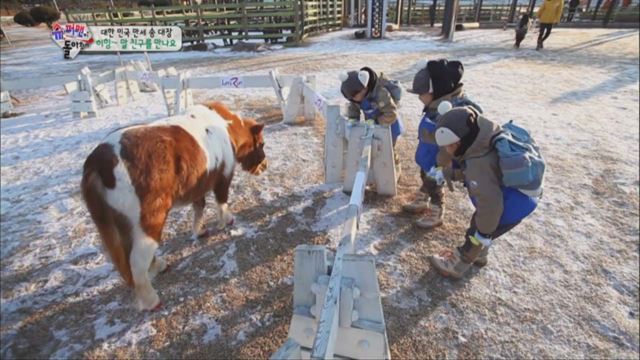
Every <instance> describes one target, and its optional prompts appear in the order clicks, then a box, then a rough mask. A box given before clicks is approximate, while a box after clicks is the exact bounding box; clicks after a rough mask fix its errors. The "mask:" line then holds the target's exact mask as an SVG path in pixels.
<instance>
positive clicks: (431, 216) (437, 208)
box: [416, 203, 444, 230]
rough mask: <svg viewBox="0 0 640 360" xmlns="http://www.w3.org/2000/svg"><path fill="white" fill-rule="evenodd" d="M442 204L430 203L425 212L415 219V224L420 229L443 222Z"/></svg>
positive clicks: (430, 227)
mask: <svg viewBox="0 0 640 360" xmlns="http://www.w3.org/2000/svg"><path fill="white" fill-rule="evenodd" d="M443 219H444V204H434V203H431V206H430V207H429V210H428V211H427V214H426V215H425V216H423V217H422V218H420V219H418V220H416V226H417V227H419V228H421V229H427V230H429V229H433V228H435V227H438V226H440V225H442V224H443Z"/></svg>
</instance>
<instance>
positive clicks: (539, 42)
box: [536, 41, 542, 50]
mask: <svg viewBox="0 0 640 360" xmlns="http://www.w3.org/2000/svg"><path fill="white" fill-rule="evenodd" d="M540 49H542V41H538V46H536V50H540Z"/></svg>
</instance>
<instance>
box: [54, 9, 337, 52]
mask: <svg viewBox="0 0 640 360" xmlns="http://www.w3.org/2000/svg"><path fill="white" fill-rule="evenodd" d="M64 13H65V15H66V17H67V19H68V21H74V22H84V23H87V24H89V25H174V26H180V27H181V28H182V31H183V34H182V36H183V42H191V43H194V42H205V41H211V40H222V41H223V42H224V44H225V45H229V44H233V40H264V41H278V40H284V41H288V42H297V41H300V40H302V39H304V38H305V37H307V36H309V35H313V34H316V33H321V32H326V31H332V30H337V29H340V28H341V27H342V15H343V10H342V0H312V1H309V0H275V1H269V2H267V1H265V2H259V1H243V0H227V2H224V1H223V0H220V1H217V2H216V3H213V4H201V5H198V4H193V5H182V6H166V7H153V6H152V7H136V8H120V7H118V8H107V9H104V8H102V9H82V10H73V9H67V10H64Z"/></svg>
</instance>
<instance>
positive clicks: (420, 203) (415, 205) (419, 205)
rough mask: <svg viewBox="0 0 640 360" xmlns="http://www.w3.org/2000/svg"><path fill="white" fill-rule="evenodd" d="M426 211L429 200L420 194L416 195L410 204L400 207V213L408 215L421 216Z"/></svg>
mask: <svg viewBox="0 0 640 360" xmlns="http://www.w3.org/2000/svg"><path fill="white" fill-rule="evenodd" d="M427 210H429V198H428V197H426V196H425V195H424V194H423V193H422V192H420V193H418V194H417V195H416V197H415V199H414V200H413V201H412V202H410V203H408V204H404V205H402V211H404V212H406V213H409V214H422V213H423V212H425V211H427Z"/></svg>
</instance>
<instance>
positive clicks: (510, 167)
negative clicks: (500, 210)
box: [491, 120, 546, 197]
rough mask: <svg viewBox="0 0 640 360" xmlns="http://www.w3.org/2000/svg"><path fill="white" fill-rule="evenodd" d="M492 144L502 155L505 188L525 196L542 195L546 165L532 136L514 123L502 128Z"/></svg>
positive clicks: (500, 155) (500, 157)
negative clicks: (512, 189)
mask: <svg viewBox="0 0 640 360" xmlns="http://www.w3.org/2000/svg"><path fill="white" fill-rule="evenodd" d="M491 144H492V145H493V147H494V148H495V149H496V151H497V152H498V157H499V163H500V170H501V171H502V184H503V185H504V186H507V187H513V188H516V189H518V190H520V192H522V193H524V194H525V195H529V196H532V197H539V196H541V195H542V185H543V181H544V169H545V165H546V164H545V161H544V158H543V157H542V155H541V154H540V149H539V147H538V145H536V142H535V141H534V140H533V138H532V137H531V135H530V134H529V132H528V131H527V130H525V129H523V128H521V127H520V126H518V125H516V124H514V123H513V120H511V121H509V122H508V123H506V124H504V125H502V131H501V132H499V133H498V134H496V135H494V136H493V138H492V139H491Z"/></svg>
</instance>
